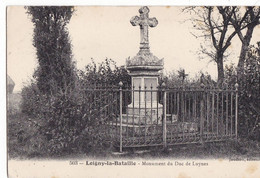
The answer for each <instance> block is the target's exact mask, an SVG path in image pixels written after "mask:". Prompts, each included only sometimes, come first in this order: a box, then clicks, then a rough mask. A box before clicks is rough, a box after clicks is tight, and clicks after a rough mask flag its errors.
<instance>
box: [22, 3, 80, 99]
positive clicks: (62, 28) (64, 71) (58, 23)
mask: <svg viewBox="0 0 260 178" xmlns="http://www.w3.org/2000/svg"><path fill="white" fill-rule="evenodd" d="M26 9H27V13H28V14H29V15H31V17H32V19H31V20H32V22H33V24H34V35H33V45H34V47H35V48H36V55H37V59H38V64H39V66H38V68H37V70H36V71H35V73H34V78H35V79H36V84H37V87H38V88H39V90H40V92H41V93H43V94H48V95H55V94H56V93H58V92H62V93H68V92H70V91H69V90H72V89H73V87H74V82H75V79H76V78H75V77H76V76H75V66H74V63H73V62H72V51H71V44H70V40H69V33H68V30H67V28H66V25H67V24H68V23H69V21H70V18H71V16H72V14H73V11H74V10H73V7H70V6H66V7H55V6H29V7H26Z"/></svg>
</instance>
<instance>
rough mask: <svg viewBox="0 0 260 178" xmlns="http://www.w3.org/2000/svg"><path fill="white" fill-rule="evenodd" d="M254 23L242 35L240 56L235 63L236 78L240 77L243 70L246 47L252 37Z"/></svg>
mask: <svg viewBox="0 0 260 178" xmlns="http://www.w3.org/2000/svg"><path fill="white" fill-rule="evenodd" d="M254 28H255V25H251V26H249V27H248V28H247V31H246V35H245V36H244V38H243V40H242V46H241V51H240V56H239V60H238V64H237V74H238V80H239V79H240V78H241V76H242V75H243V72H244V63H245V58H246V53H247V51H248V47H249V45H250V41H251V38H252V34H253V31H254Z"/></svg>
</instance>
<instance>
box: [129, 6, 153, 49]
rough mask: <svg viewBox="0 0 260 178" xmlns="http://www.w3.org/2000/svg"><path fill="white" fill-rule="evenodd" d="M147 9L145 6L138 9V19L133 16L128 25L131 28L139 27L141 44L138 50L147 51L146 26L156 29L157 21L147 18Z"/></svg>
mask: <svg viewBox="0 0 260 178" xmlns="http://www.w3.org/2000/svg"><path fill="white" fill-rule="evenodd" d="M149 11H150V10H149V8H148V7H147V6H144V7H141V8H140V9H139V13H140V17H139V16H134V17H132V18H131V20H130V23H131V24H132V25H133V26H137V25H139V26H140V31H141V42H140V49H149V39H148V26H149V27H156V26H157V24H158V21H157V19H156V18H155V17H153V18H149Z"/></svg>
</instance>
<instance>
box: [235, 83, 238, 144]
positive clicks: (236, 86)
mask: <svg viewBox="0 0 260 178" xmlns="http://www.w3.org/2000/svg"><path fill="white" fill-rule="evenodd" d="M235 88H236V109H235V133H236V140H237V117H238V83H236V84H235Z"/></svg>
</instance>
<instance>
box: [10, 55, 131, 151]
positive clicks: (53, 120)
mask: <svg viewBox="0 0 260 178" xmlns="http://www.w3.org/2000/svg"><path fill="white" fill-rule="evenodd" d="M78 76H79V77H78V80H77V81H75V83H76V87H74V88H73V90H68V91H69V92H67V93H63V92H57V93H56V94H55V95H50V94H44V93H42V92H41V91H40V90H39V88H38V86H37V84H36V82H34V81H31V83H30V84H29V85H27V86H26V87H24V88H23V90H22V93H21V95H22V104H21V108H22V109H21V110H22V114H23V118H24V119H25V120H24V121H21V122H22V123H23V124H22V125H20V126H19V127H20V128H21V129H20V130H21V133H22V135H23V136H22V137H23V139H22V144H20V142H19V138H16V139H13V142H10V144H11V145H17V144H19V146H20V147H21V150H23V151H20V152H19V150H16V152H17V154H18V155H19V154H21V155H27V156H64V155H69V154H74V153H87V154H88V153H92V154H101V153H102V152H107V150H110V149H113V147H112V145H113V143H112V140H111V138H110V136H109V134H108V133H107V131H108V129H107V128H106V123H107V121H108V120H109V119H110V118H109V117H105V116H104V114H105V113H104V112H101V110H102V108H104V106H105V105H108V104H110V105H111V103H112V102H111V100H108V99H105V98H104V97H102V98H101V99H97V97H96V96H95V93H93V92H91V91H89V90H86V89H87V88H92V87H93V86H94V85H95V86H101V85H102V86H106V87H109V86H110V85H116V86H117V88H118V87H119V86H118V83H119V81H123V82H124V83H125V84H127V83H128V84H129V83H130V79H131V78H130V76H129V75H128V73H127V71H126V69H124V68H123V67H121V68H119V67H117V66H116V64H115V63H114V62H113V61H112V60H108V59H106V60H105V62H102V63H101V64H100V65H96V64H95V63H94V62H92V64H90V65H88V66H87V67H86V70H85V71H79V75H78ZM104 83H105V85H104ZM96 94H97V95H98V96H99V95H101V94H102V96H103V95H109V93H101V92H96ZM94 108H95V109H94ZM114 108H115V110H114V111H113V112H115V113H114V115H113V117H117V116H116V114H117V108H116V106H114ZM15 117H17V116H15ZM28 123H31V125H32V127H31V128H30V129H28ZM12 124H14V123H12ZM12 124H11V125H10V128H12V129H11V130H10V134H11V135H12V134H14V132H15V130H14V129H13V128H16V127H18V126H14V125H12ZM18 130H19V129H18ZM13 138H15V137H13ZM14 142H16V143H14ZM11 147H12V146H11ZM12 148H14V146H13V147H12Z"/></svg>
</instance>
